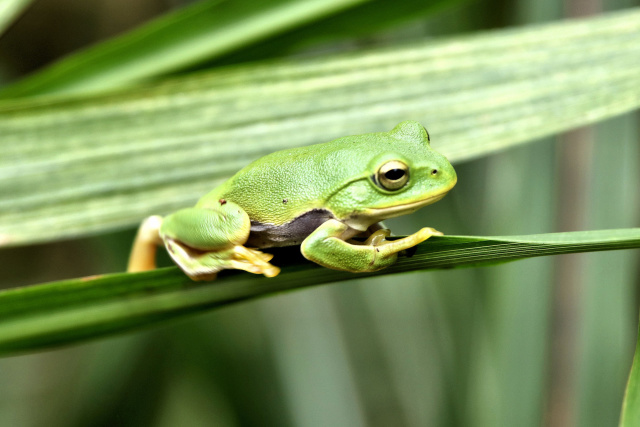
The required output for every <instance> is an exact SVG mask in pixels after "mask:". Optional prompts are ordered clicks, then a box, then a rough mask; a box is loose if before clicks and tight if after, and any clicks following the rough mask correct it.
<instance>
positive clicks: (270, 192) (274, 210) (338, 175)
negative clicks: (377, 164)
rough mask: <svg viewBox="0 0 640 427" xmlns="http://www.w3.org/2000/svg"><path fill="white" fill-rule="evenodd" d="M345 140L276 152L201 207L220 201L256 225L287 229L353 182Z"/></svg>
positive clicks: (210, 196)
mask: <svg viewBox="0 0 640 427" xmlns="http://www.w3.org/2000/svg"><path fill="white" fill-rule="evenodd" d="M345 148H346V147H345V141H344V138H341V139H339V140H335V141H331V142H328V143H324V144H317V145H311V146H307V147H298V148H292V149H288V150H282V151H277V152H275V153H271V154H269V155H267V156H264V157H262V158H260V159H258V160H256V161H255V162H253V163H251V164H249V165H248V166H246V167H245V168H244V169H242V170H240V171H239V172H238V173H236V174H235V175H234V176H233V177H231V178H230V179H229V180H228V181H226V182H225V183H224V184H222V185H221V186H219V187H218V188H216V189H215V190H213V191H212V192H211V193H209V194H207V195H206V196H205V197H203V199H202V200H201V201H200V202H199V203H198V205H200V206H204V205H206V204H208V203H215V202H216V201H218V200H219V199H225V200H228V201H232V202H234V203H237V204H238V205H239V206H241V207H242V208H243V209H244V210H245V211H246V212H247V213H248V214H249V217H250V218H251V220H252V221H254V222H260V223H268V224H276V225H280V224H284V223H287V222H289V221H291V220H292V219H294V218H296V217H298V216H301V215H302V214H304V213H305V212H309V211H312V210H317V209H323V208H324V204H323V201H324V200H326V199H327V198H328V197H329V196H330V194H331V193H333V192H334V191H335V188H336V186H338V187H339V186H340V185H341V184H340V183H341V182H342V181H345V180H348V179H349V178H350V177H351V176H352V174H353V169H352V167H353V166H352V165H349V164H346V163H349V162H348V159H349V158H350V157H351V155H345Z"/></svg>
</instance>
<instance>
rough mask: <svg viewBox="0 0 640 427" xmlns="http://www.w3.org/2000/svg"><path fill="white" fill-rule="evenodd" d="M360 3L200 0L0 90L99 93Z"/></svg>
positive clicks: (341, 0)
mask: <svg viewBox="0 0 640 427" xmlns="http://www.w3.org/2000/svg"><path fill="white" fill-rule="evenodd" d="M363 1H364V0H305V1H300V0H270V1H248V0H240V1H238V0H236V1H229V0H205V1H200V2H197V3H194V4H193V5H190V6H187V7H185V8H182V9H179V10H177V11H175V12H172V13H169V14H166V15H164V16H162V17H160V18H158V19H156V20H154V21H152V22H151V23H149V24H147V25H145V26H143V27H141V28H139V29H136V30H133V31H131V32H130V33H127V34H125V35H123V36H120V37H117V38H114V39H111V40H108V41H106V42H103V43H101V44H98V45H96V46H94V47H90V48H88V49H86V50H84V51H82V52H79V53H77V54H75V55H73V56H70V57H68V58H65V59H63V60H61V61H60V62H57V63H55V64H53V65H51V66H49V67H47V68H46V69H44V70H43V71H41V72H38V73H36V74H34V75H32V76H30V77H27V78H25V79H23V80H21V81H20V82H17V83H16V84H13V85H11V86H8V87H7V88H6V89H3V90H2V91H0V97H4V98H12V97H22V96H33V95H43V94H61V93H65V94H78V93H89V92H104V91H108V90H110V89H113V88H116V87H126V86H130V85H131V84H133V83H135V82H139V81H142V80H145V79H148V78H149V77H152V76H157V75H161V74H165V73H169V72H173V71H176V70H179V69H181V68H184V67H188V66H192V65H195V64H198V63H200V62H202V61H203V60H207V59H211V58H215V57H217V56H220V55H223V54H225V53H229V52H231V51H233V50H235V49H238V48H240V47H243V46H246V45H248V44H250V43H253V42H255V41H257V40H261V39H263V38H265V37H268V36H271V35H274V34H279V33H281V32H283V31H285V30H288V29H291V28H295V27H298V26H302V25H304V24H306V23H308V22H310V21H314V20H317V19H320V18H324V17H326V16H328V15H331V14H333V13H336V12H338V11H341V10H344V9H346V8H349V7H352V6H354V5H356V4H359V3H362V2H363Z"/></svg>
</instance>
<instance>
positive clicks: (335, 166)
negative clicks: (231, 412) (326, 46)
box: [129, 121, 457, 280]
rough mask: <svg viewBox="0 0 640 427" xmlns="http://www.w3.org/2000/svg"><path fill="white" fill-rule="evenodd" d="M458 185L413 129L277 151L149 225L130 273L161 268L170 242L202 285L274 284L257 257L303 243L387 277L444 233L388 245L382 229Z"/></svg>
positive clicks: (421, 132) (422, 132) (408, 125)
mask: <svg viewBox="0 0 640 427" xmlns="http://www.w3.org/2000/svg"><path fill="white" fill-rule="evenodd" d="M456 180H457V177H456V173H455V171H454V169H453V167H452V166H451V164H450V163H449V162H448V161H447V159H446V158H445V157H444V156H443V155H441V154H439V153H437V152H436V151H434V150H432V149H431V146H430V139H429V134H428V133H427V131H426V129H425V128H424V127H423V126H422V125H420V124H419V123H417V122H415V121H405V122H402V123H400V124H399V125H397V126H396V127H395V128H394V129H393V130H391V131H390V132H380V133H369V134H364V135H357V136H347V137H344V138H339V139H336V140H334V141H331V142H326V143H323V144H317V145H310V146H306V147H299V148H292V149H287V150H282V151H278V152H275V153H272V154H269V155H267V156H265V157H262V158H261V159H258V160H256V161H255V162H253V163H251V164H249V165H248V166H246V167H245V168H244V169H242V170H240V171H239V172H238V173H236V174H235V175H234V176H233V177H231V178H230V179H229V180H228V181H226V182H225V183H224V184H222V185H220V186H219V187H217V188H216V189H214V190H213V191H211V192H210V193H208V194H207V195H205V196H204V197H202V198H201V199H200V200H199V201H198V203H197V204H196V205H195V207H192V208H187V209H182V210H179V211H177V212H175V213H173V214H171V215H168V216H166V217H164V218H162V217H159V216H151V217H149V218H147V219H146V220H145V221H144V222H143V223H142V225H141V226H140V229H139V231H138V235H137V237H136V241H135V243H134V245H133V250H132V253H131V258H130V261H129V271H144V270H150V269H154V268H155V248H156V245H162V244H164V246H165V247H166V249H167V251H168V252H169V255H170V256H171V258H172V259H173V260H174V261H175V262H176V264H178V265H179V266H180V268H182V270H183V271H184V272H185V273H186V274H187V275H188V276H189V277H190V278H192V279H194V280H212V279H214V278H215V276H216V274H217V273H218V272H219V271H220V270H223V269H241V270H246V271H249V272H251V273H256V274H263V275H265V276H267V277H273V276H276V275H277V274H278V273H279V272H280V269H279V268H278V267H275V266H273V265H272V264H270V263H269V261H270V260H271V258H272V257H273V255H271V254H267V253H263V252H261V251H259V249H262V248H269V247H277V246H290V245H301V247H300V249H301V251H302V254H303V255H304V256H305V257H306V258H307V259H309V260H311V261H314V262H316V263H318V264H320V265H323V266H325V267H328V268H332V269H336V270H344V271H350V272H366V271H375V270H379V269H382V268H385V267H387V266H389V265H391V264H393V263H394V262H395V260H396V258H397V256H398V252H400V251H402V250H405V249H408V248H410V247H413V246H415V245H417V244H418V243H420V242H422V241H424V240H426V239H428V238H429V237H431V236H433V235H441V234H442V233H440V232H439V231H436V230H434V229H433V228H422V229H421V230H419V231H418V232H416V233H414V234H412V235H410V236H407V237H405V238H402V239H398V240H392V241H389V240H386V237H388V236H389V235H390V232H389V230H387V229H385V228H383V227H382V225H381V224H380V221H382V220H384V219H387V218H392V217H396V216H399V215H404V214H408V213H411V212H414V211H416V210H417V209H419V208H421V207H423V206H426V205H429V204H431V203H434V202H436V201H438V200H440V199H441V198H443V197H444V196H445V195H446V194H447V192H448V191H449V190H451V188H453V186H454V185H455V184H456ZM354 237H361V238H363V239H364V241H362V240H360V241H357V240H352V239H353V238H354Z"/></svg>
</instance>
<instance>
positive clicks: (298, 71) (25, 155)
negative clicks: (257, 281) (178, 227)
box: [0, 10, 640, 245]
mask: <svg viewBox="0 0 640 427" xmlns="http://www.w3.org/2000/svg"><path fill="white" fill-rule="evenodd" d="M638 39H640V12H639V11H638V10H630V11H626V12H623V13H617V14H611V15H608V16H602V17H597V18H593V19H589V20H583V21H576V22H563V23H558V24H553V25H547V26H542V27H536V28H525V29H518V30H509V31H502V32H495V33H492V34H485V35H482V36H474V37H467V38H460V39H456V40H450V41H440V42H437V43H431V42H429V43H423V44H417V45H404V46H397V47H394V48H393V49H383V50H372V51H368V52H364V53H358V54H351V55H339V56H333V57H327V58H322V59H316V60H310V61H305V62H280V63H275V64H263V65H248V66H238V67H232V68H228V69H222V70H218V71H215V72H210V73H207V74H202V75H198V76H192V77H187V78H180V79H176V80H174V81H170V82H167V83H165V84H160V85H155V86H152V87H148V88H143V89H138V90H135V91H130V92H127V93H120V94H117V95H110V96H98V97H93V98H86V99H85V98H82V99H75V100H44V99H42V100H32V101H13V102H9V101H7V102H5V103H1V104H0V135H2V138H1V139H0V148H1V152H2V156H0V200H1V202H0V245H2V244H4V245H17V244H27V243H33V242H42V241H50V240H55V239H61V238H69V237H73V236H80V235H86V234H89V233H97V232H104V231H107V230H113V229H116V228H122V227H128V226H131V225H133V224H135V223H137V222H139V221H140V219H141V218H142V217H144V216H146V215H150V214H154V213H155V214H165V213H168V212H171V211H174V210H176V209H178V208H181V207H184V206H187V205H190V204H193V203H194V202H195V201H196V200H197V199H198V198H199V197H200V196H201V195H203V194H205V193H206V192H207V191H209V190H210V189H211V188H213V187H214V186H215V185H217V184H219V183H220V182H222V181H223V180H224V179H226V178H228V177H229V176H230V175H231V174H233V173H234V172H235V171H237V170H238V169H240V168H241V167H242V166H244V165H246V164H247V163H249V162H250V161H252V160H254V159H256V158H258V157H260V156H262V155H264V154H267V153H270V152H273V151H276V150H280V149H286V148H289V147H293V146H300V145H307V144H312V143H317V142H324V141H327V140H331V139H333V138H337V137H341V136H344V135H349V134H358V133H365V132H372V131H382V130H389V129H391V128H392V127H393V126H394V125H396V124H397V123H398V122H400V121H402V120H406V119H415V120H418V121H421V122H422V123H424V124H425V125H426V126H427V127H428V128H429V131H430V133H431V135H432V140H433V146H434V147H435V148H436V149H437V150H438V151H441V152H443V153H444V154H445V155H447V156H448V157H449V158H450V160H452V161H453V162H460V161H463V160H469V159H473V158H477V157H480V156H484V155H487V154H489V153H492V152H495V151H498V150H503V149H506V148H509V147H512V146H514V145H517V144H522V143H525V142H529V141H532V140H535V139H536V138H541V137H543V136H546V135H552V134H555V133H557V132H560V131H563V130H566V129H570V128H573V127H575V126H580V125H584V124H588V123H592V122H594V121H597V120H601V119H604V118H607V117H611V116H614V115H617V114H620V113H623V112H625V111H629V110H632V109H634V108H638V106H639V105H640V91H638V88H639V87H640V61H638V58H640V43H638V42H637V41H638Z"/></svg>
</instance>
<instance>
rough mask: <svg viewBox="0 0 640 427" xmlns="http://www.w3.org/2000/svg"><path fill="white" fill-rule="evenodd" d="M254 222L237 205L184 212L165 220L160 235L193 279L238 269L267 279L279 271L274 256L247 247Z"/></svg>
mask: <svg viewBox="0 0 640 427" xmlns="http://www.w3.org/2000/svg"><path fill="white" fill-rule="evenodd" d="M250 229H251V221H250V220H249V216H248V215H247V214H246V212H245V211H244V210H242V209H241V208H240V207H239V206H238V205H236V204H235V203H232V202H228V201H224V203H222V202H221V203H220V204H219V205H218V206H212V207H207V208H199V207H196V208H187V209H182V210H180V211H178V212H176V213H174V214H172V215H169V216H167V217H166V218H165V219H164V222H163V224H162V228H161V230H160V235H161V237H162V239H163V240H164V243H165V246H166V247H167V250H168V251H169V255H170V256H171V258H172V259H173V260H174V261H175V263H176V264H178V265H179V266H180V268H182V270H183V271H184V272H185V273H186V274H187V276H189V277H191V278H192V279H193V280H212V279H213V278H215V275H216V273H218V272H219V271H220V270H224V269H239V270H245V271H248V272H250V273H255V274H263V275H265V276H267V277H274V276H276V275H278V273H279V272H280V269H279V268H277V267H275V266H273V265H271V264H269V261H270V260H271V258H273V255H271V254H266V253H263V252H260V251H258V250H255V249H249V248H246V247H244V244H245V243H246V242H247V239H248V238H249V233H250Z"/></svg>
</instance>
